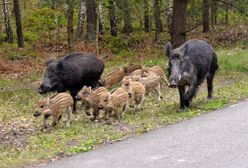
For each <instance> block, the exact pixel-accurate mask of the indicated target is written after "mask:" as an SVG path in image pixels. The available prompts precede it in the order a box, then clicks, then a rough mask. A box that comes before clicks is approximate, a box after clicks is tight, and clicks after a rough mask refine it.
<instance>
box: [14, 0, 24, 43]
mask: <svg viewBox="0 0 248 168" xmlns="http://www.w3.org/2000/svg"><path fill="white" fill-rule="evenodd" d="M14 12H15V20H16V33H17V43H18V47H19V48H23V47H24V41H23V33H22V20H21V13H20V6H19V0H14Z"/></svg>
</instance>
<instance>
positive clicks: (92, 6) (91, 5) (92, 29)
mask: <svg viewBox="0 0 248 168" xmlns="http://www.w3.org/2000/svg"><path fill="white" fill-rule="evenodd" d="M86 13H87V41H88V42H89V43H92V42H94V41H95V39H96V2H95V0H86Z"/></svg>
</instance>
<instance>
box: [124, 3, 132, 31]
mask: <svg viewBox="0 0 248 168" xmlns="http://www.w3.org/2000/svg"><path fill="white" fill-rule="evenodd" d="M123 12H124V26H123V33H125V34H127V35H129V34H130V33H132V31H133V28H132V18H131V8H130V4H129V1H124V2H123Z"/></svg>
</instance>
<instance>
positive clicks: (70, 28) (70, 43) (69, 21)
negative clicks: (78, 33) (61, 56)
mask: <svg viewBox="0 0 248 168" xmlns="http://www.w3.org/2000/svg"><path fill="white" fill-rule="evenodd" d="M73 14H74V0H68V12H67V38H68V49H69V52H72V51H73Z"/></svg>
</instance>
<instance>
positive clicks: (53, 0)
mask: <svg viewBox="0 0 248 168" xmlns="http://www.w3.org/2000/svg"><path fill="white" fill-rule="evenodd" d="M24 1H25V0H24ZM51 8H52V9H56V0H52V1H51Z"/></svg>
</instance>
